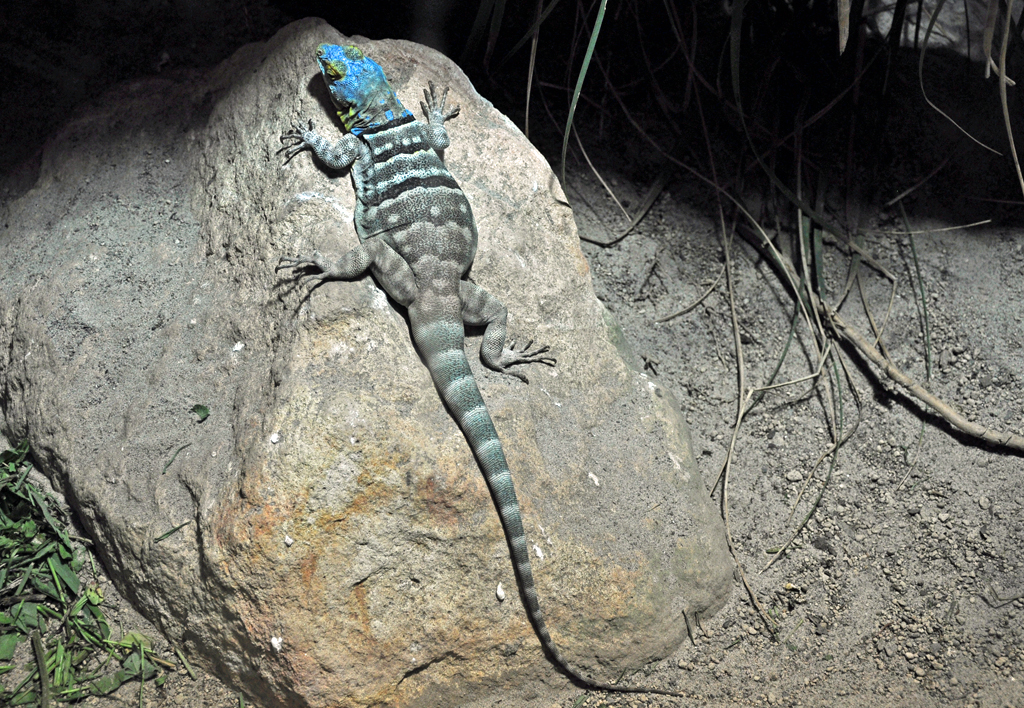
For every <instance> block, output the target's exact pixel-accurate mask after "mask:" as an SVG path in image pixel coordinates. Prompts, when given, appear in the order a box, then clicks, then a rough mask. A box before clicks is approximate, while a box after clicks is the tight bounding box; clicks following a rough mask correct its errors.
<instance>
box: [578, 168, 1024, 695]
mask: <svg viewBox="0 0 1024 708" xmlns="http://www.w3.org/2000/svg"><path fill="white" fill-rule="evenodd" d="M604 176H605V177H606V179H607V178H608V177H609V174H608V173H605V175H604ZM611 177H612V178H613V181H615V182H616V183H617V186H616V187H613V188H618V189H620V193H619V196H620V199H621V198H622V197H623V196H625V197H626V198H629V197H632V200H631V201H632V203H634V204H636V203H638V202H639V201H641V199H642V196H643V190H644V189H646V185H636V184H630V183H629V182H628V181H627V180H625V179H618V180H615V175H614V173H612V174H611ZM1007 178H1008V179H1009V178H1011V176H1010V175H1007ZM571 184H572V185H573V186H574V187H575V189H570V190H569V194H570V198H571V199H573V201H574V204H575V205H576V215H577V223H578V224H579V227H580V231H581V234H582V235H584V236H588V237H590V238H593V239H598V240H608V239H609V238H610V237H611V236H612V234H610V233H609V231H608V229H607V227H605V226H603V224H615V225H616V226H613V227H612V228H620V227H621V226H622V225H625V224H626V223H628V221H627V220H626V219H625V218H624V217H623V216H622V215H621V212H620V213H619V214H616V213H615V211H614V209H615V208H614V207H613V206H610V204H611V202H610V200H609V199H607V198H606V197H604V196H603V195H602V193H601V191H602V190H601V187H600V185H598V184H597V182H596V180H595V179H593V178H591V177H590V176H577V177H576V179H575V180H574V181H573V182H572V183H571ZM687 190H688V191H687ZM574 192H575V194H574ZM700 193H701V190H700V189H699V188H695V187H694V186H693V185H684V184H682V183H676V184H674V185H672V186H670V188H669V193H668V194H666V195H663V196H662V198H661V199H660V200H659V202H658V203H657V204H656V205H655V208H654V209H653V211H652V213H651V214H650V215H648V217H647V221H646V226H645V227H644V228H642V229H641V231H640V233H635V234H633V235H630V236H628V237H627V238H626V239H625V240H623V241H622V242H621V243H620V244H618V245H616V246H614V247H611V248H600V247H597V246H592V245H589V244H585V245H584V251H585V252H586V254H587V257H588V259H589V260H590V263H591V267H592V269H593V273H594V282H595V287H596V290H597V293H598V297H599V298H600V299H601V300H603V301H604V302H605V304H606V306H607V307H608V308H609V309H610V310H611V311H612V312H613V313H614V314H615V316H616V318H617V319H618V321H619V323H620V324H621V325H622V327H623V329H624V330H625V332H626V335H627V338H628V340H629V341H630V342H631V344H632V346H633V347H634V349H635V351H636V353H637V355H638V356H639V357H640V358H641V359H642V360H643V362H645V363H646V364H647V365H648V366H649V369H650V371H651V372H652V373H656V374H657V378H658V379H659V380H660V382H661V383H662V384H663V385H666V386H667V387H668V388H670V389H672V390H673V391H674V392H675V393H676V395H677V396H678V398H679V400H680V401H681V404H682V405H683V406H684V407H685V408H686V413H687V419H688V422H689V423H690V425H691V426H692V433H693V438H694V443H695V450H696V454H697V458H698V464H699V466H700V470H701V473H702V474H703V476H704V480H705V483H706V485H707V486H708V488H709V489H710V488H711V487H712V486H714V485H715V482H716V479H717V478H718V476H719V472H720V471H721V469H722V466H723V462H724V461H725V459H726V453H727V451H728V448H729V445H730V441H731V437H732V430H733V427H734V423H735V419H736V411H737V395H738V391H737V386H738V381H737V364H736V351H735V346H734V341H733V335H732V325H731V320H730V306H729V300H728V294H727V291H726V288H725V286H724V282H723V281H720V282H719V283H718V285H717V286H716V288H715V290H714V292H713V293H712V294H711V295H710V296H709V297H708V298H707V299H705V300H704V301H703V302H702V303H701V304H700V305H699V306H698V307H696V308H695V309H693V310H692V311H690V312H689V313H687V314H684V315H681V316H678V317H676V318H674V319H672V320H670V321H668V322H665V323H663V324H658V323H656V320H657V319H658V318H661V317H664V316H665V315H668V314H671V313H673V312H675V311H678V310H679V309H682V308H683V307H684V306H686V305H689V304H691V303H693V302H694V301H696V300H697V299H698V298H699V297H700V296H701V295H702V294H703V293H704V291H705V290H707V289H708V287H709V286H710V284H711V283H712V281H714V280H715V279H716V278H717V276H718V274H719V273H720V272H721V270H722V266H723V262H724V259H723V249H722V246H721V241H720V239H719V237H718V235H717V232H716V228H715V222H714V221H713V220H712V219H710V218H708V217H707V216H706V212H707V210H708V208H709V206H710V201H709V200H710V195H708V194H705V195H704V196H703V198H701V197H700ZM598 205H600V206H598ZM874 221H875V223H873V224H871V225H870V226H869V228H871V229H874V230H876V231H877V232H878V233H876V235H873V236H871V237H869V238H868V239H867V241H866V243H865V244H864V245H865V246H866V248H867V251H868V252H869V253H870V254H871V255H872V256H873V257H874V258H875V259H876V260H877V261H878V262H880V263H882V264H883V265H884V266H885V267H886V268H888V269H889V270H890V271H891V272H892V273H893V274H894V275H896V276H897V278H898V280H897V282H896V288H895V299H894V300H893V306H892V311H891V314H890V315H889V317H888V322H887V324H886V325H885V329H884V333H883V337H882V339H883V343H884V344H885V345H886V346H887V347H888V352H889V354H890V356H891V358H892V360H893V361H894V362H895V363H896V365H897V366H898V367H899V368H900V369H902V370H903V371H904V372H905V373H907V374H909V375H910V376H912V377H913V378H914V379H916V380H917V381H919V382H922V383H924V382H925V381H926V376H927V368H926V361H925V351H926V347H925V346H924V336H923V313H922V308H921V306H920V304H919V299H918V298H915V296H914V287H915V286H914V285H912V283H916V281H915V280H913V279H912V276H913V273H914V263H913V256H912V251H911V248H910V239H909V237H908V236H906V235H892V234H887V233H882V232H884V231H890V232H891V231H895V230H901V227H899V226H897V224H896V223H895V221H893V220H891V218H890V216H889V215H887V214H885V213H884V212H878V215H877V216H876V217H875V219H874ZM950 225H951V224H949V223H944V222H943V223H939V222H937V221H926V220H922V219H915V220H913V222H912V228H913V229H914V230H928V229H938V228H941V227H946V226H950ZM914 245H915V247H916V251H917V256H918V262H919V266H920V269H921V280H922V282H923V284H924V290H925V293H926V296H927V314H928V321H929V328H930V331H929V337H930V344H931V349H930V350H931V358H932V364H931V379H930V382H928V384H927V388H928V389H929V390H930V391H932V392H933V393H934V394H936V395H937V396H939V397H940V398H941V399H943V400H944V401H945V402H946V403H948V404H949V405H951V406H953V407H954V408H955V409H957V410H959V411H960V412H962V413H963V414H965V415H966V416H967V417H968V418H969V419H970V420H972V421H974V422H978V423H981V424H983V425H985V426H989V427H991V428H993V429H998V430H1005V431H1013V432H1017V433H1020V432H1021V431H1022V430H1024V394H1022V393H1021V386H1020V382H1021V374H1020V372H1021V370H1022V367H1024V351H1022V342H1024V337H1022V328H1021V307H1020V304H1019V303H1020V302H1021V296H1022V290H1024V234H1021V233H1020V231H1019V229H1014V228H992V227H988V228H985V229H971V230H967V231H953V232H944V233H922V234H918V235H916V236H915V237H914ZM731 253H732V268H733V281H734V285H735V302H736V311H737V318H738V322H739V331H740V337H741V341H742V342H743V357H744V363H745V368H746V381H745V390H744V394H745V393H746V391H747V390H749V389H750V388H751V387H756V386H763V385H764V384H765V383H766V382H767V381H768V378H769V376H770V375H771V372H772V370H773V369H774V368H775V366H776V363H777V361H778V359H779V357H780V356H781V353H782V350H783V348H784V345H785V342H786V340H787V337H788V334H789V328H790V321H791V318H792V313H793V306H792V304H791V303H792V300H791V299H790V298H789V297H788V296H787V295H786V294H785V293H784V292H783V291H782V289H781V288H780V287H779V285H778V279H777V278H776V276H775V275H774V274H773V273H772V272H771V270H770V269H769V268H768V266H767V264H766V263H765V262H764V261H763V260H761V259H760V258H759V257H758V256H757V254H756V252H755V251H754V250H753V249H751V248H750V247H749V246H747V245H746V244H744V243H742V242H741V241H740V240H739V239H737V240H736V242H735V244H734V246H733V248H732V251H731ZM825 261H826V264H827V268H826V283H827V286H826V293H827V298H828V299H829V300H830V301H832V302H834V301H835V298H836V296H837V294H838V293H840V292H841V291H842V289H843V287H844V285H845V283H846V278H847V272H848V271H847V269H848V264H849V261H850V259H849V257H848V256H847V255H846V253H844V252H843V251H841V250H839V249H837V248H830V247H827V246H826V250H825ZM862 282H863V284H864V294H865V297H866V301H867V305H868V306H869V307H870V310H871V313H872V316H873V317H874V318H875V320H876V322H881V321H882V320H883V318H884V317H885V313H886V308H887V305H888V302H889V298H890V293H891V285H890V283H889V281H887V280H885V279H884V278H883V277H882V276H880V275H879V274H878V273H877V272H875V271H873V270H872V269H870V268H867V267H864V268H862ZM841 314H842V316H843V317H844V318H845V319H846V320H847V321H848V322H850V323H851V324H852V325H854V326H856V327H857V328H858V329H859V330H860V331H861V332H862V333H864V334H865V335H868V334H869V333H870V324H869V323H868V320H867V317H866V316H865V308H864V303H863V302H862V300H861V298H860V295H859V292H858V290H857V288H856V287H854V289H853V292H852V293H851V294H850V296H849V297H848V298H847V300H846V302H845V304H844V305H843V308H842V310H841ZM842 358H843V359H844V360H845V362H846V368H847V370H848V371H849V373H850V376H851V380H852V382H853V385H854V387H855V389H856V395H857V398H855V397H854V396H853V395H852V392H851V390H850V388H849V386H848V385H846V384H844V385H843V386H842V406H843V421H842V424H843V430H844V431H846V432H849V431H850V429H851V427H852V426H853V424H854V423H855V422H856V421H857V420H858V419H859V421H860V422H859V426H858V427H857V429H856V431H855V432H854V433H853V435H852V437H850V439H849V441H848V442H847V443H846V445H845V446H844V447H842V449H841V450H840V452H839V455H838V459H837V462H836V465H835V468H834V469H833V470H832V471H831V474H829V464H828V460H826V461H825V463H824V464H823V465H821V466H819V467H817V469H815V468H814V465H815V462H816V461H817V460H818V458H819V457H820V456H821V455H823V454H824V453H826V452H827V451H828V450H829V448H830V446H831V442H832V436H831V434H830V432H829V430H830V426H831V425H832V424H833V423H834V422H836V421H834V420H833V417H832V410H833V403H834V401H830V400H829V395H830V394H829V393H827V392H826V391H827V389H828V388H829V387H828V386H827V385H826V384H825V382H823V381H820V380H819V381H817V382H815V381H809V380H805V381H802V382H800V383H795V384H793V385H790V386H786V387H783V388H779V389H775V390H773V391H771V392H769V393H768V394H767V395H766V397H765V398H764V400H763V401H762V402H761V404H760V405H758V406H757V407H756V408H754V409H753V410H752V411H751V412H750V413H749V414H748V415H747V416H746V418H745V420H744V422H743V425H742V426H741V428H740V431H739V434H738V436H737V439H736V446H735V455H734V458H733V463H732V466H731V471H730V474H729V482H728V512H729V523H730V528H731V532H732V536H733V541H734V544H735V549H736V558H737V561H738V562H739V564H740V565H741V566H742V568H743V570H744V572H745V574H746V578H747V581H748V582H749V584H750V587H751V589H752V590H753V592H754V593H755V594H756V596H757V599H758V601H759V603H760V604H761V606H762V608H763V610H764V611H765V613H766V614H767V615H768V616H769V617H770V618H771V621H772V622H774V623H775V626H776V628H777V633H778V641H775V640H773V639H772V638H771V637H770V633H769V632H768V630H767V627H766V624H765V622H764V621H763V620H762V619H761V618H760V617H759V615H758V613H757V612H756V611H755V609H754V608H753V606H752V603H751V600H750V598H749V596H748V594H747V593H746V591H744V590H743V589H742V587H741V586H739V585H737V590H736V592H735V594H734V596H733V598H732V601H731V602H730V604H729V605H728V606H727V607H726V608H725V609H724V610H723V611H722V612H720V613H719V614H717V615H716V616H715V617H712V618H708V619H707V621H705V622H703V623H702V627H701V630H702V631H700V632H698V633H697V636H695V637H694V642H693V644H692V645H686V646H684V647H682V648H680V650H678V651H677V652H676V654H675V655H674V656H672V657H671V658H670V659H668V660H666V661H665V662H662V663H663V664H664V665H665V668H663V669H661V670H659V671H656V672H654V673H652V675H651V676H650V677H648V678H646V679H643V680H641V679H638V678H634V681H633V682H634V683H644V684H647V685H655V686H663V687H671V688H674V689H675V690H681V691H683V692H684V693H686V694H687V695H688V696H690V697H691V700H679V699H671V698H661V697H655V696H650V697H647V696H643V697H641V696H607V697H601V698H597V697H591V698H589V699H587V701H586V702H584V703H582V704H580V705H583V706H601V705H608V706H630V705H644V706H676V705H679V706H682V705H714V706H719V705H729V706H733V705H736V706H741V705H764V704H767V705H781V706H801V705H802V706H819V705H829V706H845V705H862V704H863V703H864V702H865V701H870V702H872V703H873V704H874V705H876V706H945V705H949V706H1000V707H1002V706H1024V683H1022V681H1021V678H1022V677H1021V675H1020V674H1021V670H1022V662H1024V630H1022V628H1021V620H1022V619H1024V599H1021V596H1022V593H1024V567H1022V564H1024V557H1022V551H1021V548H1022V540H1024V515H1022V509H1021V501H1020V499H1021V497H1020V494H1019V489H1020V482H1019V478H1020V474H1021V469H1022V462H1021V458H1020V455H1019V454H1013V453H1010V452H1006V451H1002V450H997V449H993V448H990V447H988V446H986V445H984V444H979V443H977V442H976V441H974V440H972V439H970V438H968V437H966V436H964V435H962V434H960V433H957V432H954V431H952V429H951V428H950V426H948V425H947V424H946V423H944V422H943V421H941V420H940V419H938V417H937V416H935V415H934V414H933V413H932V412H931V411H927V410H925V409H924V407H923V406H922V405H921V404H919V403H917V402H916V401H914V400H912V399H910V398H909V397H908V396H906V395H905V394H904V393H903V392H902V391H901V390H900V389H899V388H897V387H896V386H894V385H892V384H891V383H890V382H888V380H883V379H884V377H882V376H880V375H879V374H878V372H877V371H876V370H875V369H873V368H871V367H870V366H866V365H865V364H864V363H862V360H861V358H860V357H859V356H858V355H856V354H851V352H847V351H843V353H842ZM816 362H817V359H816V355H815V353H814V342H813V340H812V339H811V338H810V337H809V336H808V328H807V327H806V326H805V325H803V323H801V325H800V326H798V328H797V337H796V340H795V341H794V342H793V344H792V345H791V346H790V349H789V354H788V356H787V358H786V360H785V363H784V364H783V366H782V369H781V371H780V373H779V375H778V377H777V378H776V379H775V380H776V382H780V383H781V382H786V381H793V380H795V379H800V378H802V377H806V376H807V375H809V374H811V373H813V372H814V371H815V369H816V367H817V364H816ZM834 390H835V389H833V391H834ZM831 395H832V396H833V397H835V394H834V393H833V394H831ZM857 399H859V400H857ZM801 492H803V496H802V497H801V496H800V495H801ZM819 494H820V495H821V502H820V505H819V506H818V509H817V511H816V513H815V514H814V515H813V516H812V518H811V519H810V521H809V522H808V523H807V525H806V527H805V528H804V529H803V531H801V532H800V533H799V535H798V536H797V537H796V538H795V539H794V541H793V543H792V545H791V546H790V552H788V553H787V554H786V555H785V556H783V557H781V558H780V559H779V560H778V561H777V562H775V563H774V565H772V566H771V567H770V568H767V569H766V567H767V565H768V562H769V560H770V559H771V558H772V555H773V554H772V552H771V551H772V549H776V548H779V547H780V546H782V544H783V543H785V542H786V541H787V539H789V538H790V536H791V535H792V534H793V532H794V531H795V530H796V528H797V527H798V524H799V521H800V520H801V519H803V518H804V517H805V516H806V514H807V513H808V511H809V510H810V508H811V503H812V502H813V500H814V499H815V498H817V497H818V495H819ZM715 496H716V498H717V499H721V486H720V485H719V487H718V489H717V491H716V494H715ZM562 705H564V706H574V705H576V704H575V702H573V701H566V702H564V703H563V704H562Z"/></svg>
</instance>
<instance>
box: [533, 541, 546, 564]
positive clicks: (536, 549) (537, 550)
mask: <svg viewBox="0 0 1024 708" xmlns="http://www.w3.org/2000/svg"><path fill="white" fill-rule="evenodd" d="M533 552H534V553H536V554H537V557H538V558H540V559H541V560H544V551H542V550H541V549H540V546H538V545H537V544H536V543H535V544H533Z"/></svg>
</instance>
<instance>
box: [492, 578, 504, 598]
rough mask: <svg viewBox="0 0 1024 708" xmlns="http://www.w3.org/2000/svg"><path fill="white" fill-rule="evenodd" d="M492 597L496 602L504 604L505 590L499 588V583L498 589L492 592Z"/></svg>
mask: <svg viewBox="0 0 1024 708" xmlns="http://www.w3.org/2000/svg"><path fill="white" fill-rule="evenodd" d="M494 596H495V597H497V598H498V602H505V588H503V587H501V583H498V589H497V590H495V591H494Z"/></svg>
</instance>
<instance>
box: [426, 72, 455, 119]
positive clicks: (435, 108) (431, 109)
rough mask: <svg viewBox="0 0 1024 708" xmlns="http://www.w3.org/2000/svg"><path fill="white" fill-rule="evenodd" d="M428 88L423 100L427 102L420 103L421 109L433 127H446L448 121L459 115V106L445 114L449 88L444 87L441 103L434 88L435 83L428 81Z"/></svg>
mask: <svg viewBox="0 0 1024 708" xmlns="http://www.w3.org/2000/svg"><path fill="white" fill-rule="evenodd" d="M427 86H428V87H429V88H430V90H429V91H428V90H427V89H423V98H424V99H425V100H423V101H420V108H422V109H423V112H424V113H425V114H426V116H427V122H429V123H430V124H431V125H444V122H445V121H446V120H451V119H452V118H454V117H455V116H457V115H459V106H455V107H454V108H452V109H451V110H450V111H448V112H447V113H445V105H444V104H445V101H446V100H447V99H448V87H447V86H445V87H444V91H443V92H442V93H441V100H440V102H439V101H438V100H437V90H436V89H435V88H434V82H433V81H428V82H427Z"/></svg>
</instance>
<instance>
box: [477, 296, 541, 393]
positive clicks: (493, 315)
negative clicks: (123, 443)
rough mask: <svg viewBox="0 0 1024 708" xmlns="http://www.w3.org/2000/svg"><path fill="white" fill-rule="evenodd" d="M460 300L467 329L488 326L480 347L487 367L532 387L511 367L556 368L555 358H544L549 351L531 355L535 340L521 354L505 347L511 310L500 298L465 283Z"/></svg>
mask: <svg viewBox="0 0 1024 708" xmlns="http://www.w3.org/2000/svg"><path fill="white" fill-rule="evenodd" d="M459 297H460V298H461V299H462V321H463V322H465V323H466V324H468V325H477V326H479V325H484V326H486V329H484V341H483V342H482V343H481V344H480V360H481V361H483V363H484V364H485V365H486V366H489V367H490V368H492V369H494V370H495V371H500V372H501V373H503V374H510V375H511V376H515V377H516V378H518V379H521V380H522V381H524V382H525V383H529V379H527V378H526V375H525V374H523V373H521V372H519V371H512V370H511V368H510V367H512V366H515V365H517V364H544V365H546V366H554V365H555V359H554V358H553V357H549V356H543V355H544V354H546V353H547V352H548V351H549V350H550V347H546V346H544V347H539V348H537V349H534V350H533V351H529V349H530V347H531V346H532V345H533V340H532V339H531V340H530V341H529V342H528V343H527V344H526V346H525V347H523V349H522V350H520V351H518V352H517V351H516V349H515V347H516V343H515V342H508V343H507V344H506V332H507V330H506V325H507V322H508V309H507V308H506V307H505V305H503V304H502V302H501V301H500V300H498V298H496V297H494V296H493V295H491V294H490V293H489V292H487V291H486V290H484V289H483V288H481V287H480V286H479V285H477V284H475V283H471V282H469V281H468V280H463V281H462V284H461V286H460V288H459Z"/></svg>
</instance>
